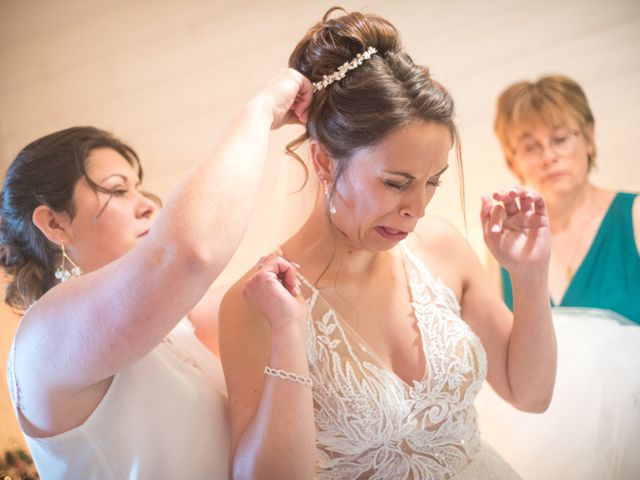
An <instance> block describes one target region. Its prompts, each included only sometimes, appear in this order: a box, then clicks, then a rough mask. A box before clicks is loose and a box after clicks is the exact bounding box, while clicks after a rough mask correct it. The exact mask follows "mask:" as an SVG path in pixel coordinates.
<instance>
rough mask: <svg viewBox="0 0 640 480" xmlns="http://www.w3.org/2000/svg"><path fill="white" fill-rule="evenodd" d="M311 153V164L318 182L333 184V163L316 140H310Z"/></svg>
mask: <svg viewBox="0 0 640 480" xmlns="http://www.w3.org/2000/svg"><path fill="white" fill-rule="evenodd" d="M309 144H310V151H311V164H312V165H313V169H314V170H315V172H316V176H317V177H318V179H319V180H320V181H325V180H326V181H327V182H329V183H333V171H334V163H333V160H332V159H331V157H330V156H329V154H328V153H327V151H326V149H325V148H324V147H323V146H322V145H320V142H318V141H317V140H314V139H311V140H310V142H309Z"/></svg>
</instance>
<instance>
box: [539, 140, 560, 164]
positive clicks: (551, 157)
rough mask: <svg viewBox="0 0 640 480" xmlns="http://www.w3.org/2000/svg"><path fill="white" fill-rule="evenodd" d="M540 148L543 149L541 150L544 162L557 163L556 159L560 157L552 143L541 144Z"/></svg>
mask: <svg viewBox="0 0 640 480" xmlns="http://www.w3.org/2000/svg"><path fill="white" fill-rule="evenodd" d="M540 148H541V149H542V151H541V152H540V158H541V159H542V164H543V165H548V164H550V163H555V161H556V160H557V159H558V155H557V154H556V152H555V151H554V150H553V148H551V145H550V144H546V145H541V146H540Z"/></svg>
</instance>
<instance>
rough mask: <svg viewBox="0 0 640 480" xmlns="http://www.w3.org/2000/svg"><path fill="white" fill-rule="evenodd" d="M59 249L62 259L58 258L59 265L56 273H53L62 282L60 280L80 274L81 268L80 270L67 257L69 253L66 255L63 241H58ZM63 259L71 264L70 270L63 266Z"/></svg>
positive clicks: (64, 280)
mask: <svg viewBox="0 0 640 480" xmlns="http://www.w3.org/2000/svg"><path fill="white" fill-rule="evenodd" d="M60 249H61V250H62V259H61V260H60V266H59V267H58V268H57V269H56V273H55V274H54V275H55V277H56V278H57V279H58V280H60V282H61V283H62V282H66V281H67V280H69V279H70V278H71V277H79V276H80V275H82V273H83V272H82V270H80V267H79V266H77V265H76V264H75V263H73V260H71V259H70V258H69V255H67V252H66V250H65V249H64V242H60ZM65 260H66V261H67V262H69V263H70V264H71V265H72V266H73V268H72V269H71V271H69V270H67V269H66V268H65V266H64V262H65Z"/></svg>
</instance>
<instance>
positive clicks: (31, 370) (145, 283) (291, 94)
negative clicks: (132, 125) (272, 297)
mask: <svg viewBox="0 0 640 480" xmlns="http://www.w3.org/2000/svg"><path fill="white" fill-rule="evenodd" d="M310 98H311V86H310V84H309V82H308V80H306V79H305V78H304V77H302V76H301V75H300V74H299V73H297V72H295V71H293V70H291V69H287V70H283V71H281V72H280V73H279V74H278V75H277V76H276V77H275V78H274V79H272V80H271V81H270V82H269V83H267V84H266V85H265V86H264V87H263V89H262V90H261V91H260V92H259V93H258V94H257V95H256V96H255V97H254V98H253V99H252V100H251V101H250V102H249V103H248V104H247V105H246V106H245V107H244V108H243V109H242V111H241V112H240V113H239V115H238V116H237V117H236V118H235V119H234V120H233V122H231V124H230V125H229V127H228V128H227V129H226V130H225V131H224V132H223V133H222V135H221V136H220V138H219V140H218V142H217V143H216V145H215V147H214V148H213V149H212V151H211V153H210V154H209V155H208V156H207V157H206V158H205V159H204V160H203V161H202V162H200V163H199V164H198V165H196V166H195V168H193V169H192V171H191V172H190V173H189V174H188V175H187V177H186V178H185V180H184V181H183V182H182V183H181V184H180V186H179V187H178V188H177V189H176V191H175V192H174V193H173V195H172V196H171V198H170V199H169V201H168V202H167V204H166V206H165V207H164V208H163V209H162V211H161V213H160V215H159V216H158V219H157V221H156V222H155V224H154V226H153V228H152V230H151V232H150V233H149V234H148V235H147V236H146V237H145V238H144V239H142V240H141V241H139V243H138V244H137V245H136V246H135V248H134V249H133V250H132V251H130V252H129V253H128V254H126V255H125V256H123V257H122V258H120V259H118V260H116V261H114V262H112V263H110V264H109V265H107V266H105V267H103V268H100V269H98V270H96V271H94V272H91V273H89V274H87V275H84V276H82V277H80V278H77V279H74V280H72V281H69V282H67V283H65V284H61V285H59V286H57V287H55V288H53V289H52V290H50V291H49V292H48V293H47V294H46V295H44V296H43V297H42V298H41V299H40V301H38V303H37V304H36V305H35V306H34V307H33V308H32V309H31V311H30V312H29V313H28V314H27V316H26V317H25V319H24V321H23V325H22V327H21V331H20V335H19V336H18V338H17V340H16V373H17V376H18V378H19V379H20V383H21V389H22V391H23V398H24V399H25V401H26V402H28V400H27V399H32V402H31V406H32V407H34V408H32V410H31V411H32V413H33V418H31V420H32V421H35V422H36V423H39V424H40V425H42V426H43V427H44V429H45V430H47V429H48V428H49V427H51V426H55V425H56V418H55V413H56V412H55V408H54V409H53V410H54V411H50V410H47V411H42V412H38V411H37V410H38V408H37V407H39V406H41V405H43V404H44V405H50V404H57V405H61V403H63V401H66V400H68V399H69V398H75V397H76V394H80V393H82V392H85V391H86V388H87V387H89V386H92V385H94V384H96V383H97V382H101V381H103V380H104V379H108V378H109V377H110V376H112V375H113V374H114V373H115V372H117V371H119V370H121V369H122V368H125V367H126V366H128V365H130V364H132V363H133V362H135V361H136V360H138V359H139V358H141V357H142V356H143V355H144V354H146V353H147V352H148V351H150V350H151V349H153V348H154V347H155V346H156V345H157V344H158V343H159V342H160V341H161V339H162V338H163V337H164V336H165V335H166V334H167V333H168V332H169V331H170V330H171V328H172V327H173V326H174V325H175V324H176V323H177V322H178V321H179V320H180V318H182V317H183V316H184V315H186V314H187V312H188V311H189V310H190V309H191V308H192V307H193V306H194V305H195V304H196V303H197V301H198V300H199V299H200V297H201V296H202V295H203V294H204V293H205V291H206V290H207V288H208V287H209V285H211V283H212V281H213V280H214V279H215V278H216V277H217V276H218V274H219V273H220V272H221V270H222V269H223V268H224V266H225V265H226V264H227V262H228V260H229V259H230V257H231V255H232V254H233V252H234V251H235V249H236V247H237V245H238V243H239V241H240V239H241V237H242V235H243V233H244V231H245V229H246V226H247V224H248V221H249V218H250V213H251V211H252V208H253V205H254V202H255V196H256V193H257V191H258V190H259V189H258V186H259V182H260V179H261V172H262V169H263V166H264V163H265V160H266V152H267V142H268V136H269V131H270V129H271V128H277V127H278V126H279V125H281V124H283V123H284V122H286V121H289V120H290V119H291V116H292V115H293V116H297V117H298V118H301V119H303V120H304V118H305V115H306V108H307V106H308V104H309V102H310ZM294 114H295V115H294ZM51 428H53V429H55V427H51Z"/></svg>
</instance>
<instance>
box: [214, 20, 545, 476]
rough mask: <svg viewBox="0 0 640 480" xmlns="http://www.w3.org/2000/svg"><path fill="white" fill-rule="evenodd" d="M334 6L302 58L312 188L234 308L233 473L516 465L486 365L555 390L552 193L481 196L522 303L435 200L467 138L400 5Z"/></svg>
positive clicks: (509, 380)
mask: <svg viewBox="0 0 640 480" xmlns="http://www.w3.org/2000/svg"><path fill="white" fill-rule="evenodd" d="M330 13H332V11H330V12H329V13H328V14H327V15H326V16H325V18H324V19H323V21H322V22H320V23H318V24H317V25H315V26H314V27H312V29H311V30H310V31H309V32H308V33H307V35H306V36H305V37H304V38H303V39H302V40H301V41H300V42H299V44H298V45H297V47H296V48H295V50H294V52H293V54H292V55H291V57H290V61H289V64H290V66H291V67H293V68H295V69H297V70H299V71H300V72H302V73H303V74H304V75H305V76H308V77H309V78H310V79H311V80H312V81H313V82H314V88H315V93H314V95H313V100H312V103H311V106H310V107H309V120H308V122H307V135H305V136H303V137H302V138H301V139H299V140H298V141H295V142H293V143H294V144H300V143H302V141H304V140H306V139H307V138H308V139H309V147H310V154H311V164H312V166H313V169H314V170H313V172H314V173H315V176H316V178H317V179H318V181H319V184H320V186H321V188H319V190H318V196H317V198H316V203H315V205H314V208H313V210H312V213H311V215H310V216H309V218H308V219H307V220H306V222H305V224H304V225H303V226H302V228H301V229H300V230H299V231H298V232H297V233H296V234H295V235H294V236H293V237H292V238H290V239H289V240H287V241H286V242H285V243H284V244H283V245H282V249H281V250H282V251H281V252H280V255H279V256H275V257H274V258H272V259H271V260H268V261H266V262H265V261H262V262H260V263H259V265H258V269H257V270H256V271H251V272H249V273H248V274H247V275H246V277H245V278H243V279H242V280H240V281H239V282H238V283H236V284H235V285H234V286H233V287H232V288H231V289H230V291H229V292H228V293H227V295H226V296H225V298H224V299H223V302H222V306H221V310H220V322H221V323H220V328H221V356H222V363H223V367H224V370H225V378H226V380H227V387H228V392H229V406H230V416H231V455H232V458H233V464H232V466H231V469H232V471H233V473H234V478H238V479H244V478H265V477H267V478H296V479H304V478H311V477H313V478H322V479H349V480H353V479H364V478H371V479H390V478H393V479H402V478H407V479H414V480H418V479H443V480H444V479H451V478H455V479H459V480H470V479H475V480H481V479H515V478H519V477H518V475H517V473H516V472H514V471H513V469H512V468H511V467H510V466H509V465H508V464H507V463H506V462H505V461H504V460H503V459H502V458H500V456H499V455H498V454H497V453H496V452H495V451H494V450H493V449H492V448H491V446H490V445H489V444H487V443H486V442H484V441H483V440H482V439H481V437H480V435H479V431H478V426H477V421H476V413H475V409H474V406H473V401H474V398H475V396H476V395H477V393H478V390H479V389H480V387H481V385H482V382H483V380H484V378H485V377H486V378H488V380H489V381H490V382H491V384H492V385H493V386H494V387H495V388H496V389H497V390H498V391H499V392H500V394H501V395H502V396H503V397H504V398H505V399H506V400H507V401H509V402H510V403H512V404H514V405H516V406H517V407H518V408H521V409H524V410H527V411H543V410H544V409H545V408H546V406H547V404H548V402H549V400H550V398H551V393H552V390H553V384H554V379H555V362H556V359H555V338H554V332H553V327H552V324H551V314H550V309H549V303H548V299H547V291H548V290H547V284H546V278H547V266H548V258H549V248H550V244H549V240H550V236H549V229H548V224H547V217H546V211H545V207H544V201H543V200H542V198H541V197H540V196H539V195H536V194H531V193H528V192H526V191H522V190H519V191H515V190H514V191H511V192H507V193H505V194H496V195H495V196H494V199H495V200H497V201H498V202H499V204H494V203H493V202H492V200H490V199H488V198H486V199H484V201H483V208H482V218H483V225H484V229H485V238H486V241H487V243H488V245H489V247H490V248H491V249H492V251H493V252H494V253H495V254H496V255H497V256H498V257H499V258H501V260H502V261H503V262H504V265H506V266H507V268H508V269H509V271H510V272H511V273H512V275H513V276H514V278H515V279H516V282H517V288H516V296H517V298H518V299H519V301H520V303H519V304H518V308H516V312H515V314H514V315H512V314H511V313H510V312H509V310H508V309H507V308H506V307H505V306H504V304H503V302H502V301H501V300H500V298H499V296H498V295H497V294H496V292H495V291H493V290H492V289H491V287H490V284H489V282H487V280H486V279H485V277H484V272H483V269H482V267H481V266H480V263H479V260H478V259H477V257H476V256H475V254H474V253H473V251H472V249H471V247H470V246H469V244H468V243H467V242H466V241H465V240H464V239H463V238H462V236H461V235H459V233H457V231H456V230H455V229H454V228H453V227H452V226H451V225H450V224H449V223H448V222H446V221H445V220H443V219H438V218H433V217H425V218H422V217H423V216H424V212H425V208H426V207H427V204H428V203H429V201H430V200H431V198H432V196H433V195H434V194H435V192H436V189H437V187H438V185H439V184H440V181H441V178H442V176H443V175H444V172H445V170H446V169H447V166H448V157H449V152H450V150H451V148H452V146H456V147H457V146H458V137H457V130H456V127H455V124H454V121H453V112H454V109H453V101H452V99H451V97H450V96H449V94H448V92H447V91H446V89H445V88H444V87H443V86H442V85H440V84H439V83H438V82H436V81H435V80H434V79H433V78H432V77H431V75H430V73H429V71H428V70H427V69H426V68H425V67H422V66H420V65H416V64H415V63H414V62H413V61H412V60H411V58H410V57H409V55H408V54H407V53H406V52H405V51H404V50H403V48H402V45H401V43H400V41H399V38H398V34H397V31H396V30H395V28H394V27H393V26H392V25H391V24H390V23H389V22H388V21H387V20H385V19H383V18H381V17H378V16H375V15H370V14H361V13H357V12H354V13H349V14H345V15H342V16H339V17H336V18H333V19H329V18H328V16H329V14H330ZM421 219H422V220H421ZM419 220H421V222H422V225H421V230H422V231H423V232H428V235H425V236H424V238H423V239H422V241H416V239H415V238H413V236H409V234H410V233H411V232H412V231H413V230H414V228H415V227H416V225H417V223H418V221H419ZM407 237H408V238H407ZM294 262H295V263H294ZM296 264H297V265H299V266H296ZM287 290H288V291H287ZM265 298H269V299H271V303H270V304H269V308H267V309H264V308H263V309H261V311H258V310H256V308H255V306H254V305H256V304H262V305H266V303H267V302H266V301H265Z"/></svg>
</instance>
